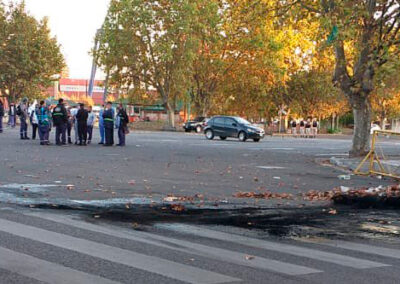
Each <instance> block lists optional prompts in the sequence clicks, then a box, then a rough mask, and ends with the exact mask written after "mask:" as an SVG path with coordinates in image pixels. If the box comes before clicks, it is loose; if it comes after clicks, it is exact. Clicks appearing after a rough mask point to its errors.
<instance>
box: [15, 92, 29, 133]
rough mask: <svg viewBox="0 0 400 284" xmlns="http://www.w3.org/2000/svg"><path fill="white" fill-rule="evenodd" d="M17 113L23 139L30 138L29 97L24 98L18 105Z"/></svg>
mask: <svg viewBox="0 0 400 284" xmlns="http://www.w3.org/2000/svg"><path fill="white" fill-rule="evenodd" d="M17 115H18V117H19V121H20V122H21V125H20V131H19V133H20V137H21V140H29V137H28V122H27V119H28V117H29V115H28V99H27V98H24V99H23V100H22V101H21V103H20V104H19V105H18V107H17Z"/></svg>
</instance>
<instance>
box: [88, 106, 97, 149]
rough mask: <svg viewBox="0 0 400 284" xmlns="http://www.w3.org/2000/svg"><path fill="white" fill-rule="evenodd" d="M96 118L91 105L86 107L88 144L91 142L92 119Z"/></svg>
mask: <svg viewBox="0 0 400 284" xmlns="http://www.w3.org/2000/svg"><path fill="white" fill-rule="evenodd" d="M95 119H96V114H95V113H94V112H93V108H92V106H89V108H88V119H87V136H88V142H87V143H88V144H91V143H92V138H93V127H94V121H95Z"/></svg>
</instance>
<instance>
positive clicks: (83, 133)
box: [76, 104, 88, 146]
mask: <svg viewBox="0 0 400 284" xmlns="http://www.w3.org/2000/svg"><path fill="white" fill-rule="evenodd" d="M76 120H77V122H78V135H79V146H86V145H87V144H86V141H87V120H88V112H87V110H86V109H85V105H84V104H80V105H79V110H78V113H77V114H76Z"/></svg>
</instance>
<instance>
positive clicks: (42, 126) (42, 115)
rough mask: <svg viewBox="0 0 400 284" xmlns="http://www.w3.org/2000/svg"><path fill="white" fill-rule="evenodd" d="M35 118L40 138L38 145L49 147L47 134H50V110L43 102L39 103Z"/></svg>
mask: <svg viewBox="0 0 400 284" xmlns="http://www.w3.org/2000/svg"><path fill="white" fill-rule="evenodd" d="M36 118H37V121H38V132H39V138H40V145H42V146H44V145H50V141H49V133H50V110H49V108H48V107H47V106H46V105H45V102H44V101H41V102H40V105H39V108H38V110H37V112H36Z"/></svg>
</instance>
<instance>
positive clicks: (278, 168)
mask: <svg viewBox="0 0 400 284" xmlns="http://www.w3.org/2000/svg"><path fill="white" fill-rule="evenodd" d="M257 168H259V169H264V170H283V169H286V168H285V167H275V166H259V167H257Z"/></svg>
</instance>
